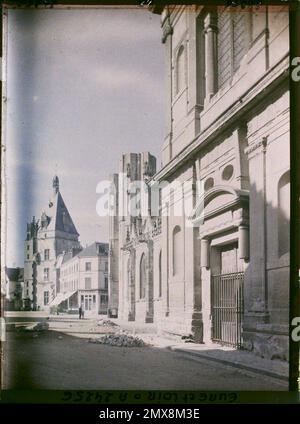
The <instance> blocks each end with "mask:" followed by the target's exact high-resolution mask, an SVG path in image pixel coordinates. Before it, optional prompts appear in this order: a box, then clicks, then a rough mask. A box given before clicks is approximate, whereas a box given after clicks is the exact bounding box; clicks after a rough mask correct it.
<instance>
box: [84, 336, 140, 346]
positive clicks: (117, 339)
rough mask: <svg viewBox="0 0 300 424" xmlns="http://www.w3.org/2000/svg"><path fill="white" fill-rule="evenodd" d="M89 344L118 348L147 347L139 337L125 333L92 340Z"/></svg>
mask: <svg viewBox="0 0 300 424" xmlns="http://www.w3.org/2000/svg"><path fill="white" fill-rule="evenodd" d="M89 342H90V343H98V344H107V345H110V346H118V347H143V346H145V345H146V344H145V343H144V341H143V340H142V339H140V338H139V337H135V336H131V335H129V334H125V333H118V334H107V335H106V336H103V337H101V338H99V339H90V340H89Z"/></svg>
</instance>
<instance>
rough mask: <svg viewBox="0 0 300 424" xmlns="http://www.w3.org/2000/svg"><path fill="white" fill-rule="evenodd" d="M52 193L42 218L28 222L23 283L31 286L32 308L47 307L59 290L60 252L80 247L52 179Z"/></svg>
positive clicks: (55, 180)
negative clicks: (57, 261) (58, 261)
mask: <svg viewBox="0 0 300 424" xmlns="http://www.w3.org/2000/svg"><path fill="white" fill-rule="evenodd" d="M52 186H53V193H52V197H51V199H50V200H49V202H48V205H47V207H46V208H45V209H44V211H43V212H42V214H41V218H40V220H38V221H36V220H35V217H33V220H32V222H31V223H29V224H28V225H27V236H26V240H25V246H24V249H25V251H24V286H25V287H28V289H29V298H30V302H31V305H30V307H31V308H32V309H43V310H48V309H49V304H50V302H51V301H52V300H53V299H54V298H55V296H56V294H57V293H59V291H60V286H59V275H58V271H57V267H56V260H57V257H58V255H59V254H61V253H62V252H64V251H69V250H71V249H74V248H75V249H78V248H80V242H79V239H78V237H79V234H78V232H77V230H76V228H75V225H74V223H73V220H72V218H71V216H70V214H69V211H68V209H67V207H66V205H65V203H64V200H63V198H62V195H61V193H60V191H59V179H58V177H57V176H55V177H54V178H53V184H52Z"/></svg>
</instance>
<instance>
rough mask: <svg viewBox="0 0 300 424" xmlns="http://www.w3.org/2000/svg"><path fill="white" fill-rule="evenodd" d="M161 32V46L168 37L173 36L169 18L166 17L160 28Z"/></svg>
mask: <svg viewBox="0 0 300 424" xmlns="http://www.w3.org/2000/svg"><path fill="white" fill-rule="evenodd" d="M162 31H163V36H162V39H161V42H162V43H163V44H165V42H166V40H167V38H168V36H169V35H172V34H173V27H172V25H171V22H170V17H169V16H168V17H167V19H166V20H165V22H164V25H163V27H162Z"/></svg>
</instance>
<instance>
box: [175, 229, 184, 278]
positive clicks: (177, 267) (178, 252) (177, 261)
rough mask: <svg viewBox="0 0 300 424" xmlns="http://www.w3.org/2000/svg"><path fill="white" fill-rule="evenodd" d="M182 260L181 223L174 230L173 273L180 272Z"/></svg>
mask: <svg viewBox="0 0 300 424" xmlns="http://www.w3.org/2000/svg"><path fill="white" fill-rule="evenodd" d="M181 262H182V243H181V228H180V227H179V225H176V227H175V228H174V230H173V275H177V274H179V272H180V271H181Z"/></svg>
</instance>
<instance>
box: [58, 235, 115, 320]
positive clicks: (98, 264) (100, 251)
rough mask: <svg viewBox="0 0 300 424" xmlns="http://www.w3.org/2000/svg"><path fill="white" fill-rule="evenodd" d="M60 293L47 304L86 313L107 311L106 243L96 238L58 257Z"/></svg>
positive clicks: (95, 313)
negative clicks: (93, 241) (82, 247)
mask: <svg viewBox="0 0 300 424" xmlns="http://www.w3.org/2000/svg"><path fill="white" fill-rule="evenodd" d="M56 268H57V270H59V275H60V293H59V295H58V296H56V298H54V300H53V302H51V303H50V308H51V307H53V306H59V308H60V309H61V310H63V311H66V312H71V313H72V312H75V313H77V312H78V309H79V307H80V306H81V307H82V309H83V311H84V314H85V316H86V317H89V316H95V315H98V314H106V313H107V306H108V244H107V243H99V242H95V243H92V244H91V245H89V246H87V247H86V248H85V249H80V251H79V252H78V251H77V252H76V251H75V250H74V249H73V250H72V251H70V252H64V253H62V254H61V255H60V256H59V257H58V258H57V264H56Z"/></svg>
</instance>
